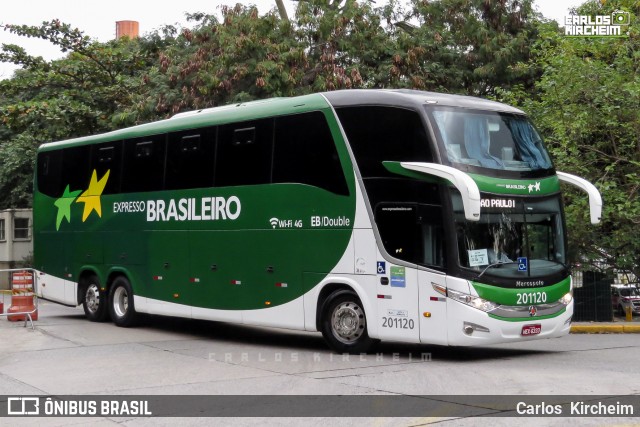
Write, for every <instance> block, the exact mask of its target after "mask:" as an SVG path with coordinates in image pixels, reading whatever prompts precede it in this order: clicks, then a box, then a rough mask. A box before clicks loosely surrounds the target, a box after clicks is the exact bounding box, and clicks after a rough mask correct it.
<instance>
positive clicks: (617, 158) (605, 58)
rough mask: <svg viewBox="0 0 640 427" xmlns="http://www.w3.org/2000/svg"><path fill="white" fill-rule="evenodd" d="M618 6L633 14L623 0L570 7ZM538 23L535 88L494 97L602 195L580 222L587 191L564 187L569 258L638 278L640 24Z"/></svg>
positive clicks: (597, 9)
mask: <svg viewBox="0 0 640 427" xmlns="http://www.w3.org/2000/svg"><path fill="white" fill-rule="evenodd" d="M634 4H635V6H634ZM634 7H635V9H634ZM625 9H626V10H628V11H630V12H633V14H634V16H640V6H639V5H638V4H637V2H629V1H627V2H624V1H617V2H616V1H612V2H608V3H607V4H606V5H605V6H601V5H600V4H599V3H598V4H596V3H593V2H589V3H585V5H583V6H582V7H580V8H578V9H577V10H576V11H575V12H576V13H577V14H579V15H608V14H610V13H611V12H613V11H615V10H625ZM544 28H545V29H544V30H543V31H542V32H541V37H540V38H539V39H538V41H537V42H536V44H535V47H534V51H535V55H534V56H535V58H534V59H533V60H532V63H531V64H530V65H531V66H532V67H535V68H537V69H541V70H543V71H542V76H541V78H540V79H538V81H537V82H536V84H535V88H534V90H532V91H526V90H523V89H522V88H520V89H519V90H514V91H510V92H504V91H503V92H501V97H502V99H503V100H505V101H508V102H511V103H513V104H517V105H521V106H522V107H523V108H524V109H525V110H527V111H528V112H529V113H530V114H532V116H533V118H534V120H535V122H536V123H537V125H538V127H539V128H540V130H541V132H542V134H543V135H545V136H546V138H547V146H548V148H549V149H550V151H551V154H552V157H553V158H554V159H555V165H556V168H557V169H558V170H561V171H566V172H570V173H574V174H576V175H579V176H582V177H585V178H587V179H588V180H589V181H591V182H594V183H595V184H596V186H597V187H598V188H599V189H600V191H601V193H602V195H603V200H604V211H603V223H602V224H601V225H600V226H598V227H585V226H584V224H587V223H588V221H589V215H588V210H589V207H588V203H587V198H586V196H585V195H584V193H579V192H577V191H574V190H573V189H571V188H565V190H567V191H566V193H565V201H566V212H567V227H568V229H569V238H570V247H571V248H572V252H571V258H572V262H573V263H585V262H586V263H589V264H591V265H592V266H594V267H596V268H609V267H612V266H613V267H615V268H616V269H618V270H620V271H633V272H634V273H635V275H636V276H637V277H640V268H639V267H640V239H638V237H637V236H638V232H637V230H638V227H639V226H640V197H639V193H640V172H639V171H640V168H639V167H640V138H639V135H640V23H639V22H638V21H637V20H636V19H634V20H632V24H631V25H630V26H629V29H628V36H627V37H622V38H582V37H566V36H564V34H562V33H561V32H559V31H558V30H557V28H556V26H555V25H554V24H553V25H552V24H547V25H546V26H545V27H544Z"/></svg>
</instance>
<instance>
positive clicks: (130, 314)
mask: <svg viewBox="0 0 640 427" xmlns="http://www.w3.org/2000/svg"><path fill="white" fill-rule="evenodd" d="M109 312H110V313H111V319H112V320H113V323H115V324H116V326H122V327H128V326H133V325H134V324H135V321H136V310H135V307H134V306H133V290H132V289H131V285H130V284H129V281H128V280H127V279H126V277H123V276H120V277H118V278H116V279H115V280H114V281H113V284H112V285H111V289H110V291H109Z"/></svg>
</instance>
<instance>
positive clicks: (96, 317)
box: [82, 275, 109, 322]
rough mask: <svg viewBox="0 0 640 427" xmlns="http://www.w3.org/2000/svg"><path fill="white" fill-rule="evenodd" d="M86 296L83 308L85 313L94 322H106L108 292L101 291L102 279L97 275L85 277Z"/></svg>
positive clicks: (83, 287) (83, 300)
mask: <svg viewBox="0 0 640 427" xmlns="http://www.w3.org/2000/svg"><path fill="white" fill-rule="evenodd" d="M82 289H84V297H83V298H82V308H83V309H84V314H85V316H86V317H87V319H89V320H90V321H92V322H104V321H105V320H107V316H108V315H109V310H108V309H107V293H106V292H102V291H100V281H99V280H98V277H97V276H95V275H91V276H89V277H87V278H85V279H83V286H82Z"/></svg>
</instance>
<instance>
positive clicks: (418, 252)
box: [375, 203, 444, 268]
mask: <svg viewBox="0 0 640 427" xmlns="http://www.w3.org/2000/svg"><path fill="white" fill-rule="evenodd" d="M375 217H376V224H377V225H378V231H379V232H380V238H381V239H382V244H383V245H384V248H385V250H386V251H387V253H388V254H389V255H391V256H393V257H395V258H398V259H401V260H404V261H407V262H410V263H413V264H419V265H424V266H429V267H434V268H443V267H444V234H443V230H442V208H441V207H440V206H434V205H423V204H416V203H380V204H378V205H377V206H376V211H375Z"/></svg>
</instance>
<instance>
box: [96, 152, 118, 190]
mask: <svg viewBox="0 0 640 427" xmlns="http://www.w3.org/2000/svg"><path fill="white" fill-rule="evenodd" d="M121 169H122V142H121V141H115V142H107V143H104V144H98V145H94V146H92V147H91V170H92V171H94V170H95V171H96V175H97V179H101V178H102V177H103V176H104V175H105V174H106V173H107V171H109V178H108V179H107V185H106V186H105V188H104V191H103V192H102V194H115V193H118V192H119V191H120V171H121ZM92 173H93V172H92Z"/></svg>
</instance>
